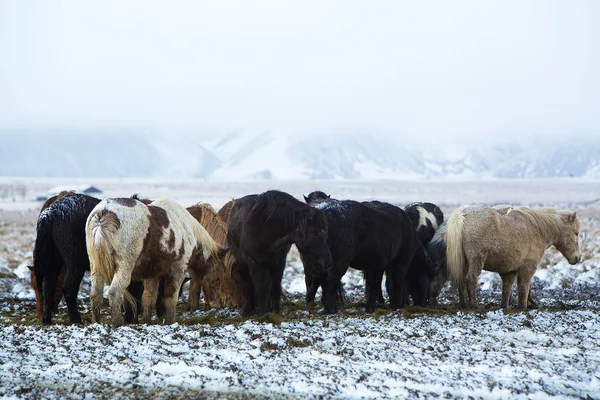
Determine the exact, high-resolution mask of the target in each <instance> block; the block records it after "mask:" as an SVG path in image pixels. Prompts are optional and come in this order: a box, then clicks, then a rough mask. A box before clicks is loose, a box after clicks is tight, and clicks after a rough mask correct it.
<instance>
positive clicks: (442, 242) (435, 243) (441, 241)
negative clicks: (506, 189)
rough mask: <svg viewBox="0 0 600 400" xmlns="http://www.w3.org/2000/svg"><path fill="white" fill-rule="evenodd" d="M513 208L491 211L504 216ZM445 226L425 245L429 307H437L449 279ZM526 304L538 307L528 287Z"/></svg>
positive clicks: (507, 207)
mask: <svg viewBox="0 0 600 400" xmlns="http://www.w3.org/2000/svg"><path fill="white" fill-rule="evenodd" d="M512 207H513V206H510V205H505V204H503V205H497V206H493V207H492V209H493V210H494V211H496V212H497V213H499V214H503V215H506V213H507V212H508V210H510V209H511V208H512ZM446 225H447V221H444V222H443V223H442V224H441V225H440V226H439V228H438V229H437V230H436V231H435V234H434V235H433V238H432V239H431V240H430V241H429V243H427V248H426V250H427V254H428V255H429V259H430V260H431V264H432V265H433V268H434V278H433V280H432V281H431V286H430V287H429V293H430V294H429V303H430V304H431V305H438V297H439V294H440V292H441V291H442V288H443V287H444V284H445V283H446V282H447V281H448V280H449V279H450V276H449V275H448V268H447V266H446ZM527 302H528V305H527V306H528V307H529V308H535V307H538V304H537V302H536V300H535V299H534V297H533V291H532V289H531V287H530V289H529V295H528V296H527Z"/></svg>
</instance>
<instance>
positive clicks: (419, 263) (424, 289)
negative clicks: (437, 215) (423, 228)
mask: <svg viewBox="0 0 600 400" xmlns="http://www.w3.org/2000/svg"><path fill="white" fill-rule="evenodd" d="M363 203H364V204H365V205H367V206H368V207H370V208H373V209H375V210H376V211H379V212H382V213H385V214H387V216H388V218H390V220H391V221H394V222H393V223H394V228H395V229H400V231H401V233H402V237H403V240H404V241H405V242H406V243H407V246H409V247H408V248H413V247H414V252H413V255H412V257H411V258H410V261H409V265H408V269H407V270H406V273H405V276H404V278H403V279H404V281H405V284H404V285H403V290H402V293H401V295H402V296H403V299H402V302H401V306H403V305H404V304H408V295H410V297H411V298H412V300H413V303H414V305H417V306H426V305H427V304H428V302H429V287H430V282H431V280H432V278H433V272H434V271H433V267H432V265H431V261H430V260H429V256H428V255H427V253H426V251H425V248H424V247H423V245H422V244H421V239H420V238H419V234H418V232H417V230H416V229H415V228H414V224H413V222H412V221H411V220H410V218H409V216H408V215H407V214H406V212H404V210H402V209H401V208H399V207H396V206H394V205H392V204H389V203H384V202H380V201H367V202H363ZM406 221H408V222H409V225H408V226H407V225H406ZM411 228H412V230H411ZM411 246H412V247H411ZM405 251H406V250H405ZM402 271H403V270H402ZM402 273H404V272H402ZM373 277H374V275H373V273H365V287H366V288H367V290H369V288H370V287H372V289H371V290H372V291H373V293H375V296H376V297H375V300H376V302H379V301H381V303H383V294H382V292H381V280H382V275H379V276H376V277H375V282H374V284H372V283H371V282H370V280H371V279H372V278H373ZM393 285H394V282H393V276H391V277H390V274H389V271H386V288H387V291H388V295H389V296H390V303H392V302H391V296H392V295H391V292H392V291H393V290H394V287H393Z"/></svg>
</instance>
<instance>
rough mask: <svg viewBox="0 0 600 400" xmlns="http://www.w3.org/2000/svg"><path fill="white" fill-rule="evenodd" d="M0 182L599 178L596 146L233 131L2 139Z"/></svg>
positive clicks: (592, 142) (595, 142)
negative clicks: (456, 145) (454, 149)
mask: <svg viewBox="0 0 600 400" xmlns="http://www.w3.org/2000/svg"><path fill="white" fill-rule="evenodd" d="M0 143H1V146H0V176H21V177H106V178H111V177H141V178H196V179H206V180H256V179H259V180H268V179H347V180H353V179H408V180H412V179H483V178H512V179H518V178H558V177H583V178H592V179H600V138H598V139H590V138H587V139H577V140H575V139H574V138H573V137H569V138H563V139H560V138H559V139H553V140H546V141H543V142H536V141H532V142H531V143H527V144H522V143H517V142H509V141H507V142H504V143H499V144H495V145H491V144H490V145H486V146H479V147H476V146H472V147H470V148H466V147H465V148H463V154H462V155H460V156H458V157H457V156H453V157H450V156H449V155H448V153H447V152H446V150H445V148H444V147H443V146H440V148H439V149H435V148H432V147H431V144H429V147H428V149H427V155H426V154H425V152H424V149H420V148H417V147H416V146H414V145H413V146H410V145H404V144H398V143H396V142H394V141H392V140H388V139H382V138H376V137H371V136H369V135H366V134H346V135H343V134H337V135H335V134H334V135H322V136H305V137H292V136H286V135H278V134H274V133H269V132H251V131H243V130H237V131H232V132H229V133H227V134H225V135H221V136H216V137H214V138H211V139H208V140H207V139H199V138H197V137H194V136H188V137H185V136H177V137H168V136H162V135H158V134H156V133H137V132H122V133H115V132H111V133H110V134H108V135H105V134H100V133H95V134H87V135H81V134H78V133H76V132H62V133H56V132H55V133H53V134H52V135H43V134H39V133H23V132H20V133H19V134H12V135H11V134H8V135H6V134H5V135H2V136H0Z"/></svg>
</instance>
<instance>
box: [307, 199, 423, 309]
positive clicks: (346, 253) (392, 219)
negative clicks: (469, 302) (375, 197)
mask: <svg viewBox="0 0 600 400" xmlns="http://www.w3.org/2000/svg"><path fill="white" fill-rule="evenodd" d="M312 204H313V207H315V208H317V209H320V210H322V211H323V213H324V215H325V218H326V221H327V244H328V246H329V248H330V250H331V254H332V258H333V266H332V268H331V270H330V271H327V272H321V273H320V274H315V273H314V272H313V271H314V269H315V268H312V267H311V265H310V262H308V263H307V261H306V260H304V259H303V262H304V265H305V274H306V276H305V278H306V284H307V294H306V295H307V302H312V301H313V300H314V297H315V294H316V291H317V289H318V287H319V286H322V288H323V296H322V302H323V303H324V306H325V312H327V313H334V312H336V311H337V304H338V302H337V294H338V293H339V292H340V289H341V278H342V276H343V275H344V274H345V273H346V271H347V270H348V267H349V266H350V265H351V266H352V267H353V268H355V269H358V270H362V271H363V272H364V274H365V282H366V285H365V286H366V287H365V292H366V296H367V302H366V306H365V310H366V311H367V312H371V311H373V310H374V309H375V305H376V299H377V294H378V293H380V292H381V280H382V277H383V273H384V272H386V273H387V274H388V280H387V282H388V291H389V293H390V306H391V307H392V308H394V309H396V308H401V307H403V305H404V297H405V296H404V293H405V292H406V285H407V277H408V271H409V267H410V266H411V265H412V263H413V260H414V258H415V253H416V251H417V246H418V239H417V238H416V233H415V231H414V229H413V228H412V225H411V223H410V221H409V220H408V218H407V217H406V215H405V213H404V211H402V210H401V209H400V208H398V207H395V206H393V205H391V204H387V203H382V202H365V203H359V202H356V201H353V200H333V199H330V198H329V199H326V200H323V199H321V200H320V201H319V200H317V202H313V203H312ZM427 285H428V281H427ZM414 289H415V290H414V292H415V298H417V299H418V300H417V301H419V302H421V301H422V298H423V297H424V295H425V296H426V293H427V290H428V287H424V288H423V289H424V290H425V293H424V294H420V293H418V294H419V295H417V292H420V289H418V290H417V288H416V286H415V288H414ZM425 301H426V297H425Z"/></svg>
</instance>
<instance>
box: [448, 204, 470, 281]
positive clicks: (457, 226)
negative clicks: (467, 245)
mask: <svg viewBox="0 0 600 400" xmlns="http://www.w3.org/2000/svg"><path fill="white" fill-rule="evenodd" d="M464 207H465V206H462V207H460V208H459V209H458V210H456V211H454V212H453V213H452V215H450V218H449V219H448V223H447V225H446V265H447V267H448V274H449V275H450V279H451V280H452V283H454V284H455V285H460V284H462V282H463V280H464V278H465V274H466V266H467V262H466V260H465V255H464V251H463V241H462V237H463V229H464V226H465V215H464V213H463V209H464Z"/></svg>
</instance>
